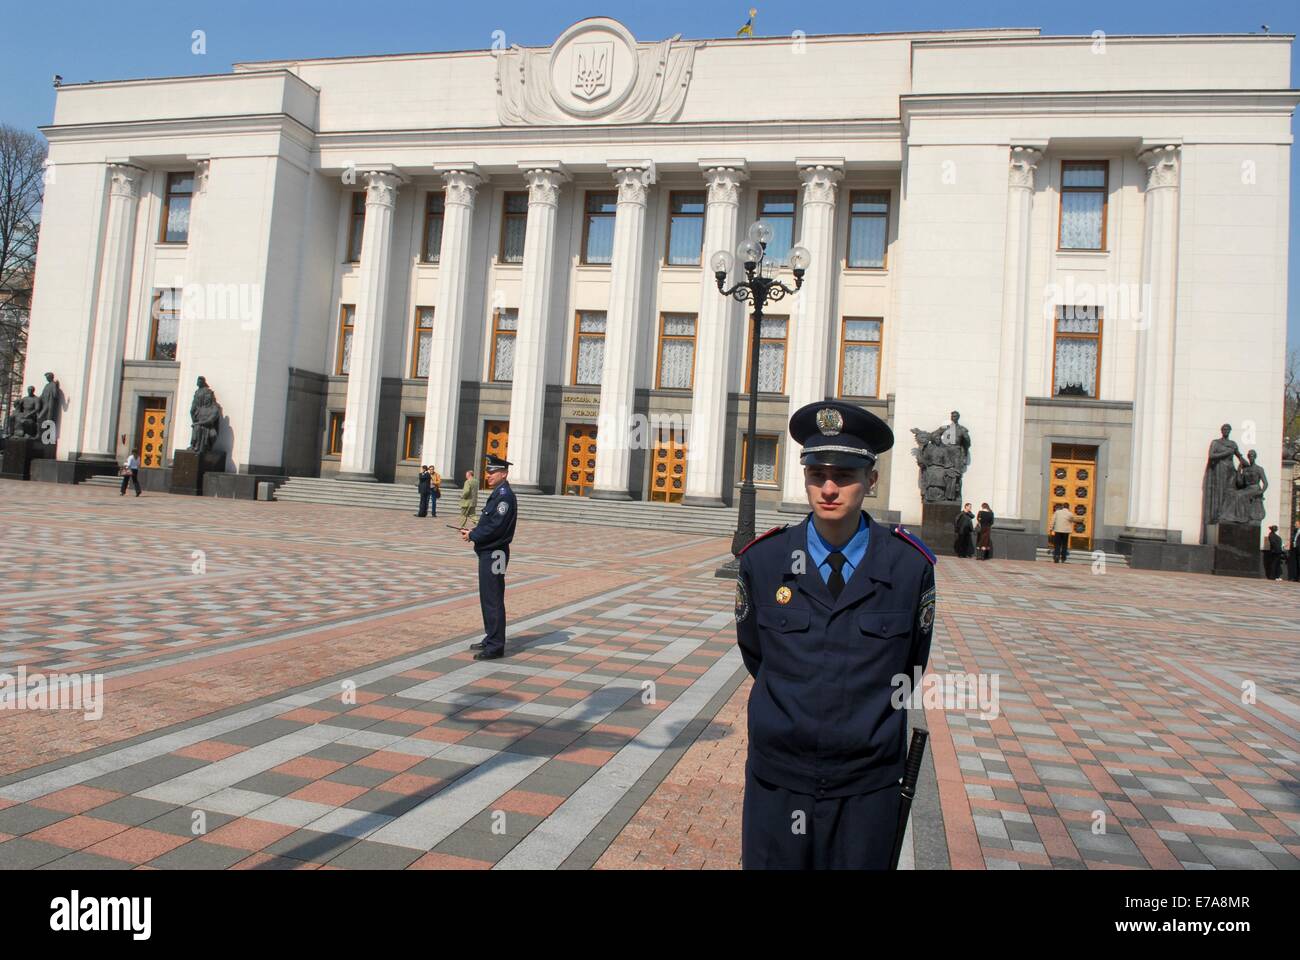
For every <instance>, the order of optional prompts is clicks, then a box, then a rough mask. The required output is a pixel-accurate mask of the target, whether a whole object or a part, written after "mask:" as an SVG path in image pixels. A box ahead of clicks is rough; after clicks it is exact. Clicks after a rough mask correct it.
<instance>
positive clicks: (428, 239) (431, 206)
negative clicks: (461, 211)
mask: <svg viewBox="0 0 1300 960" xmlns="http://www.w3.org/2000/svg"><path fill="white" fill-rule="evenodd" d="M444 212H445V194H444V193H443V192H442V191H441V190H431V191H429V196H428V199H426V200H425V201H424V249H423V251H422V252H421V254H420V259H421V260H422V261H423V262H425V263H437V262H438V258H439V256H440V255H441V253H442V217H443V213H444Z"/></svg>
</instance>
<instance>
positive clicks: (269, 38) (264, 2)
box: [0, 0, 1300, 348]
mask: <svg viewBox="0 0 1300 960" xmlns="http://www.w3.org/2000/svg"><path fill="white" fill-rule="evenodd" d="M5 6H6V7H7V9H6V10H5V12H4V14H3V19H2V20H0V22H2V23H3V27H4V33H3V34H2V35H0V122H4V123H9V124H12V125H14V126H18V127H24V128H32V129H34V128H35V127H36V126H37V125H39V124H45V123H49V122H50V120H51V118H52V116H53V109H54V91H53V89H52V88H51V85H50V78H51V77H52V76H53V75H54V74H56V73H58V74H62V76H63V78H64V80H65V81H67V82H69V83H72V82H76V81H82V80H117V79H122V78H126V77H149V76H154V77H156V76H172V75H179V74H194V73H224V72H226V71H228V70H229V69H230V64H231V63H233V62H235V61H239V60H271V59H280V58H293V57H328V56H339V55H349V54H368V53H400V52H406V51H419V50H466V49H476V48H486V47H490V46H491V45H492V37H493V32H494V31H497V30H501V31H504V33H505V40H506V42H507V43H520V44H525V45H545V44H550V43H551V42H552V41H553V40H554V39H555V37H556V36H557V35H558V34H559V33H560V31H562V30H563V29H564V28H565V27H567V26H568V25H569V24H570V23H573V22H574V21H575V20H580V19H582V18H583V17H589V16H612V17H617V18H618V19H619V20H621V21H622V22H623V23H625V24H626V25H627V27H628V28H629V29H630V30H631V31H632V33H633V34H635V35H636V36H637V37H638V38H639V39H642V40H655V39H662V38H664V37H668V36H671V35H673V34H675V33H680V34H682V35H683V36H685V37H720V36H731V35H733V34H734V33H735V31H736V29H737V28H738V27H739V26H740V25H741V24H742V23H743V22H744V21H745V18H746V17H747V16H748V10H749V8H750V7H751V6H753V7H756V8H757V9H758V17H757V19H756V21H755V33H756V34H758V35H760V36H762V35H766V36H788V35H789V34H790V33H791V32H792V31H794V30H803V31H804V32H805V33H806V34H818V33H875V32H888V31H899V30H937V29H944V28H952V27H1038V28H1040V29H1041V30H1042V32H1043V33H1045V34H1070V35H1078V34H1090V33H1092V31H1094V30H1104V31H1106V32H1107V33H1110V34H1126V33H1138V34H1141V33H1251V32H1258V31H1259V30H1260V25H1261V24H1265V23H1266V24H1268V25H1269V27H1270V28H1271V32H1273V33H1285V34H1295V33H1300V3H1298V2H1297V0H1260V2H1252V0H1237V2H1231V3H1225V2H1223V0H1180V2H1179V3H1142V2H1134V0H1122V2H1121V0H1093V2H1090V3H1087V4H1082V3H1058V2H1053V3H1048V4H1029V3H1025V2H1024V0H1017V2H988V0H961V2H958V0H925V2H923V3H922V2H917V0H912V2H910V3H895V4H888V5H886V4H880V3H873V2H869V0H868V2H863V0H820V2H817V3H809V2H807V0H796V2H791V0H783V2H772V0H737V2H716V0H708V2H702V0H693V2H692V0H686V2H684V0H655V2H652V3H645V2H641V3H632V2H629V0H606V2H604V3H601V4H593V3H580V2H571V0H552V2H550V3H537V2H536V0H533V2H526V3H521V2H508V0H494V2H490V3H482V2H480V3H464V2H456V3H447V2H434V0H425V2H413V0H378V2H375V0H371V2H363V3H358V2H355V0H349V2H341V0H310V2H308V0H221V2H189V3H176V2H161V0H154V2H134V0H113V2H104V0H72V2H67V0H63V2H59V0H35V2H30V3H23V2H20V0H11V2H10V0H6V2H5ZM194 30H203V31H204V32H205V34H206V40H207V53H206V55H204V56H196V55H194V54H193V53H192V52H191V50H190V47H191V43H192V41H191V34H192V32H193V31H194ZM1295 60H1296V57H1295V54H1294V52H1293V55H1292V68H1291V86H1292V87H1296V86H1298V85H1300V83H1298V82H1297V79H1296V78H1297V70H1296V66H1295ZM1294 131H1295V124H1294V121H1293V123H1292V132H1293V133H1294ZM1298 195H1300V162H1298V161H1297V157H1296V153H1295V152H1294V150H1293V152H1292V158H1291V243H1290V296H1289V299H1288V319H1289V324H1288V328H1289V332H1290V343H1291V346H1292V348H1300V235H1298V234H1300V228H1298V227H1297V224H1300V213H1298V212H1297V211H1300V199H1297V196H1298Z"/></svg>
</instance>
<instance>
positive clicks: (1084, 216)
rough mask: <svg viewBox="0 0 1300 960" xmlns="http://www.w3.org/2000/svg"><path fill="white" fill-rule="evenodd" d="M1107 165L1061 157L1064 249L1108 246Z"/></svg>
mask: <svg viewBox="0 0 1300 960" xmlns="http://www.w3.org/2000/svg"><path fill="white" fill-rule="evenodd" d="M1106 168H1107V164H1106V162H1105V161H1104V160H1102V161H1087V162H1083V161H1077V160H1062V161H1061V234H1060V239H1059V242H1058V246H1059V247H1060V248H1061V249H1062V250H1104V249H1105V248H1106Z"/></svg>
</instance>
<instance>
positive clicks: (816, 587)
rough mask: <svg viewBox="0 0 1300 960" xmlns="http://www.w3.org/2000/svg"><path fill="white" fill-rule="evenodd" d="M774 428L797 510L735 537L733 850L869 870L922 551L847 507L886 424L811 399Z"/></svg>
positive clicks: (870, 478) (919, 602)
mask: <svg viewBox="0 0 1300 960" xmlns="http://www.w3.org/2000/svg"><path fill="white" fill-rule="evenodd" d="M790 434H791V436H792V437H793V438H794V439H795V440H796V441H797V442H799V443H800V444H802V446H803V453H802V456H801V458H800V459H801V462H802V463H803V464H804V477H805V485H806V490H807V494H808V502H809V506H810V507H811V508H812V512H811V513H809V515H808V516H807V517H806V518H805V519H804V521H803V522H802V523H800V524H798V525H797V526H792V527H782V528H778V529H775V530H771V531H769V532H768V533H766V534H763V535H762V536H760V537H758V538H757V539H755V540H754V541H753V542H751V543H750V544H749V546H747V547H746V548H745V549H744V550H742V551H741V555H740V574H739V577H738V579H737V583H736V635H737V641H738V643H739V645H740V651H741V655H742V657H743V659H744V662H745V666H746V667H747V668H748V669H749V672H750V673H751V674H752V675H753V677H754V686H753V689H752V691H751V692H750V697H749V758H748V762H747V764H746V767H745V800H744V814H743V826H742V840H741V859H742V863H743V865H744V867H745V868H747V869H755V868H787V869H818V868H856V869H885V868H887V867H888V866H889V864H890V859H891V854H892V849H893V841H894V833H895V829H896V825H897V819H898V811H899V801H900V794H899V787H898V784H899V780H900V778H901V777H902V774H903V761H904V759H905V757H906V753H907V710H906V703H905V695H906V694H907V693H909V692H910V690H911V682H912V678H913V671H914V669H915V668H918V667H920V668H924V666H925V663H926V661H927V659H928V658H929V655H930V638H931V634H932V631H933V625H934V611H935V588H934V563H935V560H934V554H933V553H931V552H930V550H929V549H928V548H927V547H926V546H925V544H923V543H922V542H921V541H920V539H919V538H917V537H916V536H915V535H914V534H912V533H910V532H908V531H907V530H904V529H903V528H902V527H892V528H891V527H888V526H885V525H883V524H880V523H877V522H876V521H874V520H872V519H871V517H869V516H868V515H867V514H865V513H863V512H862V500H863V498H864V496H865V495H866V492H867V490H869V489H870V487H871V485H872V484H873V483H874V482H875V480H876V476H877V473H876V470H875V462H876V458H877V457H878V456H879V455H880V454H881V453H883V452H884V451H886V450H888V449H889V448H890V447H891V446H892V445H893V441H894V437H893V432H892V431H891V430H890V429H889V426H888V424H886V423H885V422H884V421H882V420H880V419H879V418H878V417H876V416H874V415H872V414H871V413H868V412H867V411H866V410H863V409H862V408H861V407H857V406H854V405H853V404H848V403H842V402H838V401H825V402H822V403H814V404H810V405H808V406H806V407H803V408H802V409H800V410H798V411H796V412H795V414H794V416H792V417H791V418H790ZM902 684H906V686H902ZM900 690H901V691H902V692H901V693H899V692H898V691H900ZM900 704H901V706H900Z"/></svg>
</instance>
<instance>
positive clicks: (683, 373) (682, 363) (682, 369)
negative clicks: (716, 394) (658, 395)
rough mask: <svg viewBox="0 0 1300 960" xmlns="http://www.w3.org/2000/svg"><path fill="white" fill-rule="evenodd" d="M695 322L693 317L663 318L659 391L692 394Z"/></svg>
mask: <svg viewBox="0 0 1300 960" xmlns="http://www.w3.org/2000/svg"><path fill="white" fill-rule="evenodd" d="M695 319H696V318H695V314H693V313H665V314H664V315H663V316H662V317H661V318H660V321H659V380H658V381H657V383H658V387H659V389H660V390H689V389H691V387H692V386H693V384H694V377H695Z"/></svg>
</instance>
